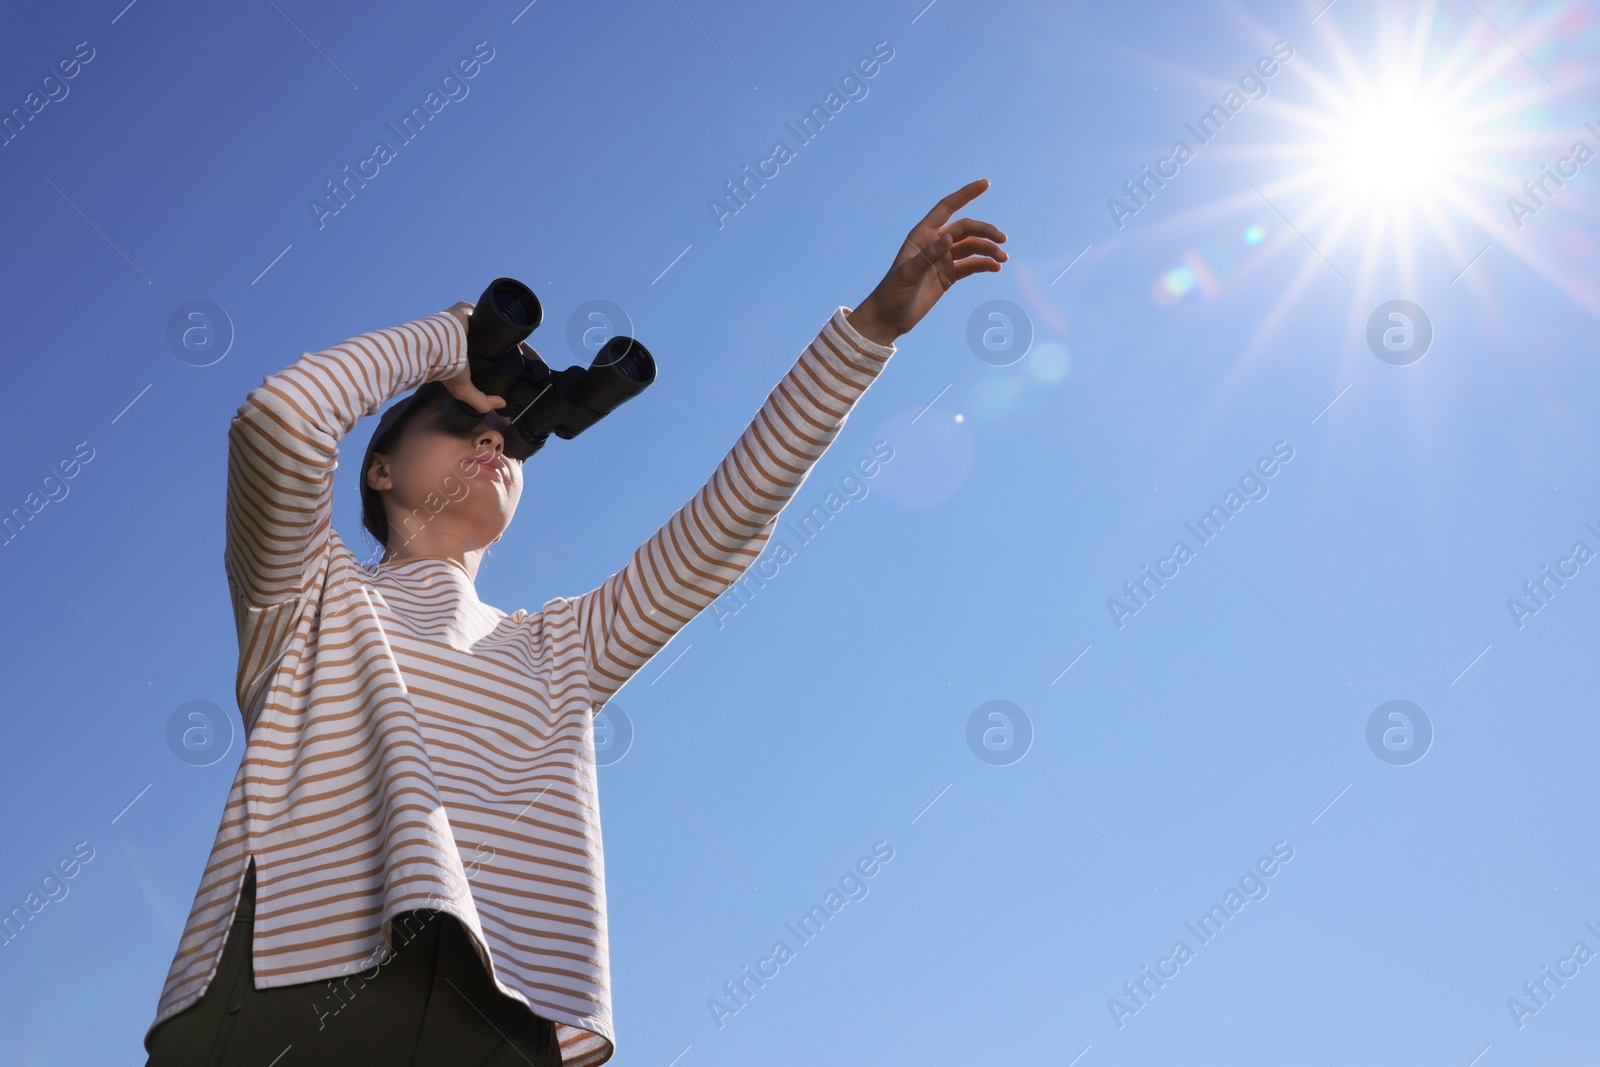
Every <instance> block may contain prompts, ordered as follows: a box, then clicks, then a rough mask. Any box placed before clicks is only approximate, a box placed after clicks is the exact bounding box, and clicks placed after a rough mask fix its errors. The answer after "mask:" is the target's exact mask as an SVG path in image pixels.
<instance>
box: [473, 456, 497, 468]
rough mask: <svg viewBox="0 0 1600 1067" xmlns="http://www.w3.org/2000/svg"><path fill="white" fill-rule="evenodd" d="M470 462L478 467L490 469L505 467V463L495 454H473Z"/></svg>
mask: <svg viewBox="0 0 1600 1067" xmlns="http://www.w3.org/2000/svg"><path fill="white" fill-rule="evenodd" d="M472 462H474V463H476V464H477V465H478V466H480V467H487V468H489V469H490V470H492V471H498V470H502V469H504V467H505V463H504V462H502V461H501V460H500V459H499V457H497V456H473V457H472Z"/></svg>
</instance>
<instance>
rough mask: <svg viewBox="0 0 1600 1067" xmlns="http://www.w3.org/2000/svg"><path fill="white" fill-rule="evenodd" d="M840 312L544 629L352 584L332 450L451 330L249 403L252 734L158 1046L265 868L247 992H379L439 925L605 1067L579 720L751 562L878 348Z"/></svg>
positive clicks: (605, 976) (238, 540)
mask: <svg viewBox="0 0 1600 1067" xmlns="http://www.w3.org/2000/svg"><path fill="white" fill-rule="evenodd" d="M846 311H847V309H846V308H843V307H840V308H838V309H837V310H835V312H834V313H833V315H832V316H831V317H830V318H829V319H828V321H827V323H826V324H825V325H824V326H823V329H822V331H821V333H819V334H818V335H817V337H816V339H815V340H813V341H812V342H811V343H810V344H809V345H807V346H806V348H805V350H804V351H803V352H802V353H801V354H800V356H799V358H798V359H797V360H796V361H795V363H794V365H793V366H792V367H791V368H790V370H789V371H788V373H787V374H785V375H784V377H783V378H782V380H780V381H779V383H778V385H777V387H776V388H774V389H773V390H772V392H771V393H770V394H769V395H768V396H767V398H766V400H765V402H764V403H763V404H762V405H761V408H760V410H758V411H757V412H756V414H755V417H754V419H753V420H752V421H751V422H750V425H749V426H748V427H747V428H746V429H745V430H744V432H743V433H742V434H741V435H740V437H739V439H738V440H737V441H736V442H735V443H734V445H733V448H732V449H731V450H730V451H729V453H728V454H727V455H726V456H725V457H724V458H723V459H722V461H721V462H720V463H719V464H718V465H717V467H716V469H715V470H714V471H713V472H712V474H711V478H710V480H709V481H707V482H706V484H705V485H704V486H702V487H701V488H700V490H699V491H698V492H697V493H695V495H694V496H693V498H691V499H690V500H689V501H688V503H686V504H684V505H683V507H682V508H680V509H679V510H678V512H677V513H676V514H674V515H673V516H672V518H671V519H669V520H668V521H667V522H666V524H665V525H663V526H661V527H660V528H659V529H658V530H657V531H656V532H655V533H653V534H652V535H651V536H650V537H649V539H648V540H646V541H645V542H644V544H642V545H641V546H640V547H639V548H638V549H636V550H635V551H634V553H633V556H632V558H631V559H629V560H628V562H627V563H626V564H625V565H624V566H623V567H622V569H620V570H618V571H617V572H616V573H615V574H612V575H611V576H610V577H609V578H607V579H606V580H605V581H603V582H601V583H600V584H599V585H598V586H597V587H595V588H594V589H592V590H590V591H589V592H587V593H584V594H582V595H581V596H576V597H556V598H554V599H552V600H549V601H548V602H546V603H545V604H544V605H543V607H542V608H541V609H540V610H539V611H537V612H535V613H533V614H529V613H528V612H527V611H525V610H522V609H519V610H517V611H516V612H514V613H512V614H510V615H507V614H506V613H505V612H503V611H501V610H499V609H498V608H495V607H492V606H490V605H488V604H485V603H483V602H482V601H480V600H479V599H478V596H477V593H476V590H475V588H474V586H473V583H472V581H471V579H470V578H469V577H468V575H467V572H466V570H465V569H464V568H463V567H462V566H461V565H460V564H459V563H457V562H455V561H453V560H448V559H441V558H412V559H405V560H399V561H396V562H393V563H388V564H371V565H369V564H364V563H362V562H361V561H360V560H358V559H357V557H356V555H355V554H354V553H353V552H352V551H351V550H350V549H349V548H348V547H347V546H346V545H345V543H344V540H343V539H342V538H341V537H340V536H339V534H338V533H337V532H336V531H335V530H334V529H333V526H332V522H331V516H332V503H333V484H334V470H335V468H336V467H337V465H338V463H337V460H338V445H339V442H340V440H341V439H342V438H343V437H344V436H345V434H347V433H348V432H350V430H351V429H353V428H354V427H355V425H356V423H357V422H358V421H359V420H360V419H361V418H362V417H363V416H366V415H372V414H375V413H376V412H377V411H378V410H379V409H380V408H381V407H382V406H383V405H384V404H385V403H386V402H388V401H389V400H390V399H392V398H394V397H396V396H398V395H399V394H401V393H404V392H406V391H407V390H410V389H412V388H415V387H416V386H419V385H422V384H423V383H425V382H428V381H432V380H435V379H440V378H448V377H451V376H452V375H454V374H457V373H459V372H461V371H462V370H463V369H465V367H466V366H467V354H466V334H465V331H464V330H463V329H462V327H461V324H460V323H459V322H458V321H457V320H456V319H455V318H454V317H452V316H451V315H450V314H448V313H446V312H439V313H438V314H434V315H430V316H428V317H427V318H424V319H419V320H416V321H414V322H408V323H406V324H404V325H401V326H395V327H391V328H389V329H383V330H376V331H373V332H371V333H365V334H362V335H360V336H359V337H355V338H352V339H350V340H348V341H346V342H344V343H343V344H340V345H335V346H334V347H333V348H330V349H328V350H327V351H325V352H317V353H308V354H305V355H303V356H302V357H301V358H300V359H299V360H298V361H296V362H295V363H294V364H292V365H291V366H289V367H288V368H286V369H284V370H282V371H280V372H279V373H277V374H274V375H271V376H270V377H268V378H266V379H265V380H264V381H263V382H262V384H261V385H260V386H259V387H257V388H255V389H253V390H252V391H251V392H250V395H249V396H248V397H246V399H245V402H244V403H243V404H242V405H241V406H240V407H239V409H238V413H237V415H236V416H235V417H234V419H233V420H232V422H231V424H230V427H229V431H228V485H227V520H226V533H227V539H226V540H227V543H226V548H225V551H224V557H223V562H224V570H225V571H226V573H227V577H228V586H229V590H230V593H231V595H232V598H233V612H234V619H235V623H236V628H237V630H238V638H239V671H238V678H237V696H238V701H239V709H240V714H241V716H242V718H243V720H244V725H245V734H246V737H247V739H248V740H247V742H246V746H245V752H244V757H243V759H242V761H241V762H240V764H239V769H238V772H237V774H236V775H235V776H234V780H233V785H232V788H231V789H230V791H229V793H228V798H227V802H226V805H225V807H224V810H223V813H222V820H221V824H220V826H219V827H218V829H217V834H216V838H215V841H214V843H213V845H212V849H211V854H210V858H209V860H208V862H207V863H206V867H205V870H204V872H203V873H202V875H201V879H200V886H199V889H198V890H197V892H196V894H195V899H194V904H193V906H192V907H191V909H190V912H189V918H188V921H187V923H186V924H185V927H184V931H183V935H182V937H181V939H180V940H179V942H178V948H177V954H176V956H175V958H174V959H173V961H172V966H171V968H170V970H169V971H168V974H167V979H166V983H165V985H164V987H163V989H162V991H161V999H160V1002H159V1004H158V1006H157V1010H156V1017H155V1021H154V1022H152V1023H151V1027H150V1030H151V1031H153V1030H154V1029H155V1027H156V1025H157V1024H159V1023H161V1022H162V1021H163V1020H165V1019H167V1018H169V1017H171V1016H172V1015H174V1014H176V1013H177V1012H179V1011H181V1010H183V1009H184V1008H186V1007H188V1006H189V1005H191V1004H193V1003H194V1002H195V1001H196V1000H198V999H199V998H200V996H201V995H202V994H203V993H204V992H205V991H206V988H207V987H208V986H209V985H210V983H211V980H212V977H213V975H214V974H215V973H216V970H217V966H218V963H219V961H220V959H221V956H222V949H223V944H224V941H225V939H226V936H227V934H228V930H229V927H230V925H231V923H232V920H233V917H234V913H235V909H236V907H237V904H238V900H239V895H240V891H241V889H242V887H243V883H244V878H245V874H246V871H247V867H248V864H249V863H250V861H251V860H252V859H253V860H254V862H255V866H256V879H257V897H258V899H257V905H256V916H255V933H254V941H253V943H252V949H253V952H254V961H255V976H256V978H255V984H256V987H257V988H260V989H266V988H271V987H276V986H284V985H290V984H294V983H302V982H314V981H320V980H329V979H336V978H339V977H341V976H344V975H352V974H357V973H359V972H367V977H368V978H370V977H372V975H373V974H374V973H376V972H375V970H374V968H375V966H376V965H377V964H378V963H379V962H381V961H383V960H385V959H386V958H387V953H388V952H389V951H391V950H392V951H398V948H397V947H396V946H395V944H394V940H393V937H392V931H391V930H390V927H389V920H390V919H392V918H394V917H395V916H396V915H397V914H399V913H401V912H403V911H406V910H408V909H412V908H435V909H439V910H442V911H445V912H448V913H449V914H451V915H453V916H454V917H455V918H456V919H458V920H459V921H460V922H461V924H462V925H463V926H464V927H465V928H466V929H467V930H468V931H469V932H470V933H471V935H472V937H473V941H474V944H475V947H476V948H477V950H478V952H479V955H480V956H481V958H482V959H483V961H484V965H485V967H486V968H487V969H488V971H489V973H490V974H491V975H492V976H493V978H494V980H495V984H496V987H497V988H498V989H500V990H501V991H502V992H503V993H505V994H506V995H507V996H509V997H512V998H514V999H516V1000H519V1001H522V1002H525V1003H526V1004H527V1005H528V1006H529V1007H530V1008H531V1009H532V1010H533V1011H534V1012H536V1013H537V1014H539V1015H540V1016H542V1017H544V1018H546V1019H550V1020H552V1021H554V1022H555V1023H556V1024H557V1030H558V1038H559V1040H560V1043H561V1048H562V1061H563V1064H565V1065H578V1067H590V1065H597V1064H601V1063H604V1062H605V1061H606V1060H608V1059H610V1058H611V1056H612V1054H613V1052H614V1051H615V1048H616V1046H615V1031H614V1030H613V1028H612V1021H611V981H610V956H609V945H608V942H607V933H606V905H605V900H606V898H605V865H604V857H603V853H602V850H601V836H600V812H599V805H598V797H597V785H598V783H597V780H596V770H595V749H594V729H593V716H594V715H595V713H596V712H598V711H599V709H600V708H601V707H603V706H604V705H605V703H606V701H608V700H609V699H610V698H611V697H612V695H613V694H614V693H616V691H617V690H618V689H620V688H621V687H622V685H623V684H624V683H625V682H627V681H628V679H629V678H631V677H632V676H633V674H634V673H635V672H636V671H638V670H639V669H640V668H641V667H642V666H644V664H645V663H646V662H647V661H648V660H649V659H650V658H651V657H652V656H654V655H655V654H656V653H657V652H659V651H660V650H661V649H662V647H663V646H665V645H666V644H667V642H668V641H670V640H671V639H672V637H673V635H674V634H676V633H677V632H678V631H679V630H680V629H682V628H683V627H684V626H685V625H687V624H688V623H689V621H690V620H691V619H693V618H694V617H695V616H696V615H697V614H699V613H700V612H701V611H702V610H704V608H705V607H706V606H707V605H708V604H710V603H711V602H712V601H713V600H715V599H716V598H717V596H719V595H720V594H721V593H722V592H723V591H724V590H726V589H727V588H728V587H729V586H731V585H732V584H733V583H734V582H735V581H736V580H738V578H739V577H740V575H742V574H743V573H744V571H745V570H746V569H747V568H748V567H749V566H750V565H751V564H752V563H754V562H755V561H756V559H757V557H758V556H759V555H760V553H761V552H762V550H763V549H764V548H765V546H766V544H767V542H768V540H769V538H770V537H771V535H772V533H773V530H774V527H775V524H776V523H777V519H778V514H779V512H780V511H781V510H782V509H783V507H784V505H785V504H787V503H788V502H789V500H790V499H792V498H793V496H794V494H795V493H796V492H797V491H798V489H799V488H800V485H801V483H802V482H803V481H804V480H805V478H806V475H807V474H808V473H809V471H810V470H811V468H812V467H813V466H814V465H815V464H816V462H817V461H818V460H819V459H820V458H821V456H822V454H823V452H825V451H826V450H827V448H828V446H829V445H830V444H831V443H832V442H833V440H834V439H835V438H836V437H837V436H838V434H839V431H840V429H841V428H842V427H843V425H844V421H845V418H846V416H847V415H848V414H849V412H850V410H851V408H852V407H853V406H854V404H855V402H856V400H857V399H858V398H859V397H860V396H861V394H862V393H863V392H864V391H865V390H866V389H867V387H868V386H869V385H871V384H872V382H873V380H874V379H875V378H876V377H877V375H878V373H879V372H880V371H882V369H883V367H884V366H885V365H886V364H887V362H888V359H889V357H890V356H891V355H892V354H893V353H894V351H895V348H894V346H893V345H880V344H876V343H874V342H872V341H869V340H867V339H866V338H864V337H862V336H861V335H860V334H859V333H857V332H856V331H855V330H854V329H853V328H852V327H851V326H850V324H849V323H848V322H847V321H846V319H845V314H846ZM358 473H360V472H358ZM339 1003H340V1002H339V1001H338V1000H336V999H335V998H334V997H333V996H332V995H331V994H330V997H329V999H328V1006H329V1010H330V1012H331V1011H333V1010H335V1009H336V1008H337V1007H338V1004H339ZM149 1038H150V1033H149V1032H147V1033H146V1038H145V1040H146V1043H147V1047H148V1041H149Z"/></svg>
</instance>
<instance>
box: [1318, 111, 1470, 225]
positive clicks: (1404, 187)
mask: <svg viewBox="0 0 1600 1067" xmlns="http://www.w3.org/2000/svg"><path fill="white" fill-rule="evenodd" d="M1456 120H1457V116H1454V115H1452V114H1450V112H1449V110H1448V108H1447V107H1446V106H1445V105H1444V104H1442V103H1441V102H1440V101H1438V100H1435V99H1429V98H1428V97H1426V96H1424V95H1422V94H1421V93H1419V92H1417V91H1416V90H1414V89H1411V88H1406V87H1383V88H1377V89H1375V90H1374V91H1372V92H1371V93H1369V94H1364V95H1363V97H1362V98H1360V99H1351V100H1350V101H1349V102H1348V104H1347V107H1346V109H1345V111H1344V113H1343V114H1342V115H1340V116H1339V118H1338V120H1337V125H1336V126H1335V128H1334V130H1333V131H1332V136H1331V137H1330V140H1329V144H1328V154H1327V165H1328V168H1329V170H1330V171H1331V174H1330V177H1332V178H1333V179H1334V183H1335V184H1336V185H1338V186H1339V187H1340V188H1341V189H1342V190H1343V191H1344V192H1345V194H1346V195H1347V196H1351V197H1360V198H1376V199H1379V200H1384V201H1388V202H1390V203H1396V202H1407V203H1409V202H1413V201H1415V200H1417V199H1419V198H1423V197H1426V196H1428V194H1429V193H1430V191H1433V192H1437V191H1438V190H1439V189H1440V187H1441V186H1442V185H1443V184H1444V183H1445V182H1447V181H1450V180H1451V172H1452V170H1453V169H1454V168H1453V166H1452V164H1453V163H1455V162H1457V161H1458V157H1459V153H1460V145H1459V144H1458V143H1455V140H1454V139H1453V138H1452V136H1451V132H1452V129H1453V127H1454V125H1455V121H1456Z"/></svg>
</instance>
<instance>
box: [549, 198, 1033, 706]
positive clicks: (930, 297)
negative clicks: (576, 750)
mask: <svg viewBox="0 0 1600 1067" xmlns="http://www.w3.org/2000/svg"><path fill="white" fill-rule="evenodd" d="M988 188H989V180H988V179H987V178H979V179H978V180H977V181H973V182H968V183H967V184H966V185H964V186H962V187H961V188H960V189H957V190H956V191H955V192H953V193H950V194H949V195H947V196H945V197H943V198H942V199H940V200H939V202H938V203H936V204H935V205H934V206H933V208H932V210H930V211H929V212H928V213H927V214H926V215H925V216H923V218H922V220H921V221H920V222H918V223H917V225H916V226H914V227H912V229H911V232H910V233H909V234H907V235H906V239H905V242H904V243H903V244H902V245H901V246H900V249H899V251H898V252H896V253H895V258H894V261H893V263H892V264H891V265H890V267H889V270H888V272H887V273H886V274H885V275H884V277H883V280H882V281H881V282H879V283H878V285H877V287H876V288H875V289H873V291H872V292H871V293H869V294H868V295H867V298H866V299H865V300H863V301H862V302H861V305H860V306H859V307H857V308H856V310H854V311H849V310H847V309H845V308H842V307H841V308H839V309H838V310H837V311H835V312H834V313H833V316H832V318H830V319H829V320H828V323H827V325H826V326H824V327H823V328H822V332H821V333H820V334H818V335H817V338H816V340H814V341H812V342H811V343H810V344H809V345H807V346H806V350H805V351H804V352H802V353H801V354H800V358H799V360H798V361H796V363H795V365H794V366H793V367H792V368H791V369H790V370H789V373H787V374H785V375H784V376H783V379H782V380H781V381H780V382H778V386H777V388H775V389H774V390H773V391H772V392H771V393H770V394H769V395H768V396H767V399H766V402H765V403H764V404H762V405H761V410H759V411H757V412H756V417H755V418H754V419H753V420H752V421H751V423H750V425H749V426H748V427H747V428H746V429H745V431H744V433H743V434H741V435H740V437H739V440H738V441H736V442H735V443H734V446H733V450H732V451H731V452H729V453H728V455H727V456H726V457H724V458H723V460H722V462H721V463H719V464H718V465H717V469H716V470H715V471H714V472H712V475H711V480H710V481H709V482H707V483H706V484H705V486H704V487H703V488H701V490H700V491H699V492H698V493H696V494H695V495H694V498H693V499H692V500H690V501H689V502H688V503H687V504H685V505H684V506H683V507H682V508H680V509H679V510H678V513H677V514H676V515H674V516H672V518H671V519H669V520H668V521H667V523H666V525H664V526H662V527H661V528H660V529H659V530H657V531H656V532H655V533H654V534H652V535H651V537H650V539H649V540H647V541H646V542H645V543H644V544H643V545H641V546H639V548H638V549H637V550H636V551H635V552H634V554H633V558H632V559H631V560H629V561H628V565H627V566H625V567H623V568H622V569H621V570H620V571H618V572H617V573H615V574H613V575H612V576H611V577H609V578H607V579H606V580H605V581H603V582H601V583H600V585H599V586H597V587H596V588H595V589H593V590H591V591H590V592H587V593H585V594H583V595H582V596H580V597H577V598H575V599H574V601H573V603H574V607H575V609H576V612H577V616H578V627H579V630H580V632H581V634H582V636H583V645H584V655H585V657H586V658H585V662H586V664H587V666H588V673H589V688H590V692H591V695H592V697H593V701H592V703H593V706H594V708H595V709H596V710H598V709H599V708H600V707H602V706H603V705H604V704H605V703H606V701H608V700H610V699H611V697H612V695H613V694H615V693H616V691H617V690H618V689H620V688H622V685H623V683H624V682H626V681H627V680H628V679H629V678H631V677H633V675H634V674H635V673H636V672H637V671H638V670H639V668H640V667H642V666H644V664H645V661H647V660H648V659H650V657H651V656H653V655H655V654H656V652H657V651H659V650H660V649H661V647H662V646H663V645H665V644H666V643H667V642H668V641H670V640H671V639H672V636H673V635H674V634H676V633H677V632H678V631H679V630H681V629H683V627H684V626H685V625H687V624H688V622H689V620H690V619H692V618H694V617H695V616H696V615H697V614H699V613H700V612H701V611H702V610H704V609H705V607H706V606H707V605H708V604H710V603H711V602H712V601H713V600H715V599H716V598H717V597H718V596H719V595H721V594H722V592H723V591H724V590H726V589H727V588H728V587H729V586H731V585H732V584H733V583H734V582H735V581H737V580H738V579H739V576H740V575H741V574H743V573H744V572H745V571H746V570H747V569H748V568H749V567H750V565H751V564H752V563H754V562H755V561H756V559H757V557H758V556H760V554H761V551H762V549H764V548H765V547H766V544H767V541H768V540H769V539H770V538H771V536H772V529H773V524H774V523H776V521H777V517H778V513H779V512H780V511H782V510H783V507H784V505H785V504H787V503H788V502H789V501H790V500H791V499H792V498H793V497H794V495H795V492H796V491H797V490H798V489H799V488H800V483H801V482H803V481H804V480H805V477H806V474H807V473H808V472H809V471H810V470H811V468H812V467H813V466H815V465H816V462H817V460H819V459H821V458H822V453H823V452H825V451H827V448H828V446H829V445H830V444H832V443H833V440H834V438H835V437H837V436H838V435H839V430H840V429H841V428H842V427H843V426H844V420H845V416H846V415H848V414H849V413H850V409H851V408H852V407H853V406H854V405H855V402H856V401H857V400H858V399H859V398H860V397H861V394H862V393H864V392H865V391H866V389H867V386H869V385H871V384H872V382H873V380H874V379H875V378H877V376H878V373H879V372H880V371H882V370H883V368H884V366H885V364H887V363H888V362H889V357H890V356H891V355H893V354H894V351H895V347H894V343H893V342H894V339H895V338H897V337H899V336H901V335H902V334H905V333H907V332H909V331H910V330H911V328H912V327H913V326H915V325H916V324H917V323H918V322H920V321H921V320H922V318H923V316H925V315H927V313H928V311H929V310H930V309H931V308H932V307H933V305H934V304H936V303H938V301H939V298H940V297H942V296H943V295H944V294H945V293H946V292H947V291H948V290H949V289H950V287H951V286H952V285H954V284H955V283H956V282H957V281H959V280H961V279H962V278H966V277H969V276H971V275H973V274H976V273H979V272H992V271H998V270H999V269H1000V264H1001V263H1002V262H1004V261H1005V260H1006V258H1007V256H1006V254H1005V252H1004V251H1002V250H1001V248H1000V242H1003V241H1005V239H1006V236H1005V234H1004V233H1002V232H1001V231H1000V229H999V228H998V227H996V226H994V225H993V224H992V223H988V222H982V221H980V220H977V219H972V218H962V219H957V220H956V221H955V222H951V221H950V218H951V216H952V215H954V214H955V213H956V211H957V210H959V209H960V208H961V207H963V206H965V205H966V204H968V203H970V202H971V201H972V200H974V199H975V198H976V197H978V196H980V195H981V194H982V193H983V192H984V191H985V190H987V189H988Z"/></svg>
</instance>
